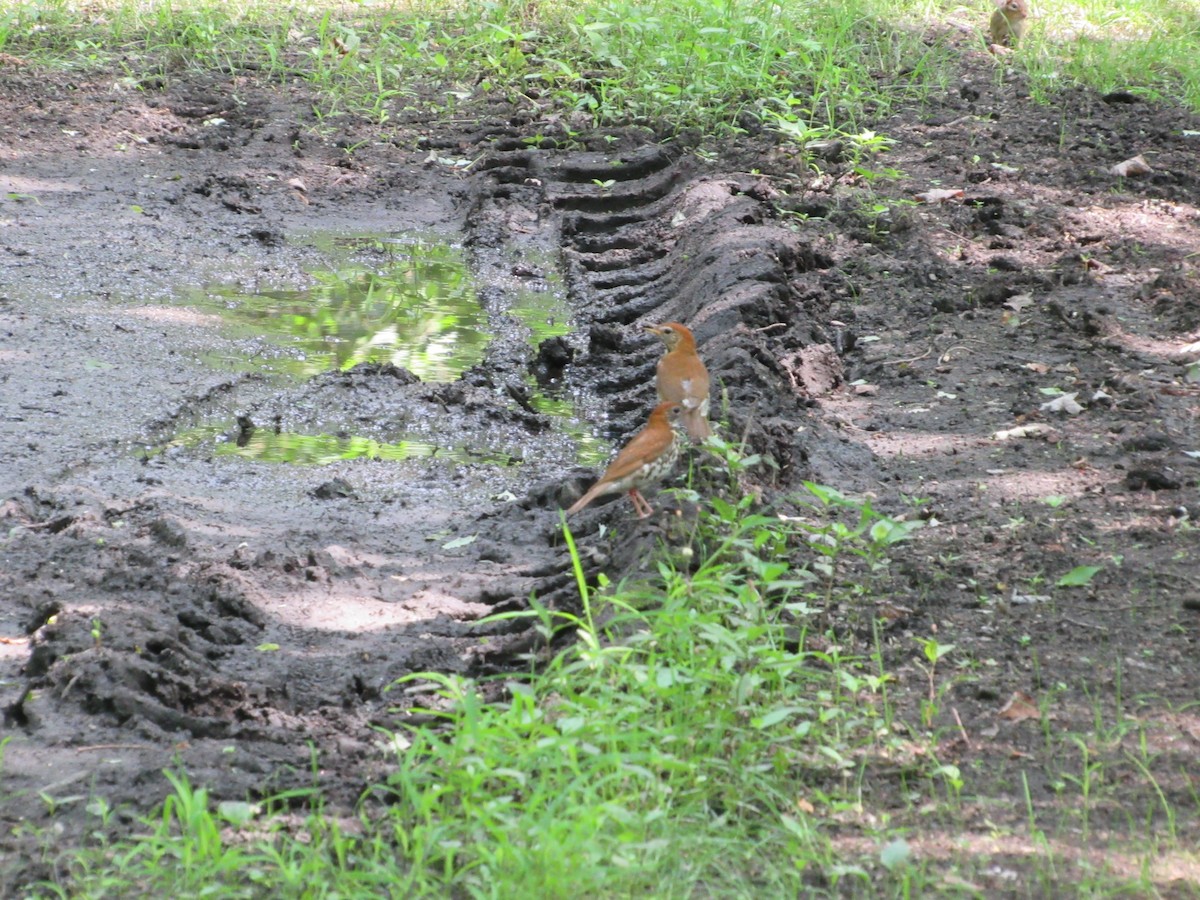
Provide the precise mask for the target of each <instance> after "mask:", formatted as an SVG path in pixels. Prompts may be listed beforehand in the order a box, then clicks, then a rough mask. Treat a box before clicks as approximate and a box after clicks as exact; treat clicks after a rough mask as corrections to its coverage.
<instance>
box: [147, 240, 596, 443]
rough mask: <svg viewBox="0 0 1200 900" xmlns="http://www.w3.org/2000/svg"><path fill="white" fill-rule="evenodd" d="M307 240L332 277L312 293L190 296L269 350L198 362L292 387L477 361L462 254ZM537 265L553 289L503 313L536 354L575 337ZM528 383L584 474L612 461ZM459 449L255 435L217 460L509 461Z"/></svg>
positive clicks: (483, 318) (470, 282)
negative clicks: (365, 366)
mask: <svg viewBox="0 0 1200 900" xmlns="http://www.w3.org/2000/svg"><path fill="white" fill-rule="evenodd" d="M309 240H311V242H312V246H314V247H315V248H316V249H317V250H319V251H321V252H322V253H323V254H325V255H326V256H327V257H328V258H329V259H330V261H331V266H330V268H329V269H328V270H324V271H316V272H313V273H312V278H313V279H314V281H315V282H316V284H315V285H314V286H313V287H310V288H305V289H301V290H285V289H272V288H264V289H262V290H259V291H257V292H254V293H246V292H243V291H241V290H238V289H236V288H219V287H218V288H210V289H209V291H208V292H207V294H206V295H205V296H204V297H202V298H200V299H199V300H196V299H195V298H193V302H197V303H199V304H201V305H204V306H207V307H209V308H213V307H214V306H215V308H216V310H217V311H218V312H219V313H220V314H221V315H222V316H223V317H224V318H225V319H227V320H228V321H230V322H231V323H234V325H235V326H238V327H240V328H241V329H245V330H246V331H247V332H248V333H249V334H251V335H253V336H255V337H259V336H266V337H267V338H268V346H266V347H262V349H260V351H259V352H258V353H256V354H255V355H254V357H253V358H252V359H247V358H246V357H244V356H242V357H235V358H228V357H223V356H219V355H217V354H211V355H207V356H205V360H206V361H207V362H209V363H211V364H212V365H214V366H218V367H222V368H230V367H233V368H237V369H243V370H244V369H247V368H249V369H252V370H254V371H260V372H276V373H280V374H283V375H288V376H292V377H299V378H307V377H311V376H313V375H317V374H320V373H321V372H325V371H329V370H345V369H349V368H352V367H354V366H356V365H358V364H360V363H372V362H373V363H393V364H395V365H397V366H401V367H403V368H405V369H408V370H409V371H411V372H413V373H414V374H415V375H417V376H418V377H419V378H421V379H422V380H423V381H431V382H450V381H454V380H456V379H458V378H459V377H461V376H462V374H463V373H464V372H465V371H466V370H467V369H468V368H470V367H471V366H474V365H477V364H479V363H481V362H483V361H484V357H485V354H486V352H487V348H488V345H489V343H490V342H491V340H492V338H493V334H492V331H491V326H490V324H489V322H488V315H487V312H486V311H485V310H484V309H483V308H482V307H481V305H480V303H479V299H478V296H477V293H476V287H475V283H474V279H473V277H472V274H471V271H470V269H469V267H468V265H467V261H466V258H465V256H464V254H463V253H462V251H460V250H459V249H457V248H455V247H452V246H450V245H448V244H445V243H438V242H437V241H436V240H435V239H434V240H424V241H416V242H414V241H412V240H411V238H409V239H406V240H401V239H397V238H396V237H392V236H388V235H370V234H368V235H344V234H339V235H333V234H325V235H317V236H314V237H312V238H310V239H309ZM536 262H537V263H538V265H539V266H540V267H541V268H543V269H545V270H546V271H547V272H548V273H549V274H548V276H547V282H548V285H545V286H544V289H542V290H536V289H532V288H530V289H525V290H519V291H516V292H514V293H513V294H510V295H509V296H510V297H511V305H510V306H509V307H508V308H507V309H506V310H505V312H507V314H508V315H509V316H511V317H512V318H513V319H514V320H516V321H517V322H518V323H520V325H521V326H522V327H523V328H524V329H526V330H528V332H529V344H530V346H531V347H532V348H536V347H537V346H538V345H539V344H541V343H542V342H543V341H545V340H549V339H551V338H555V337H562V336H566V335H568V334H570V333H571V330H572V327H571V307H570V304H569V303H568V302H567V301H566V299H565V297H564V295H563V292H562V290H561V283H560V281H559V280H558V276H557V274H556V273H555V271H554V266H553V262H552V261H550V260H545V261H543V260H536ZM214 300H216V301H218V302H217V303H216V304H214V303H213V301H214ZM297 351H299V352H297ZM528 383H529V386H530V388H531V405H532V406H533V407H534V409H536V410H537V411H538V412H541V413H543V414H544V415H547V416H550V417H551V418H552V419H553V420H554V422H555V430H556V431H557V432H559V433H560V434H562V435H565V436H566V437H568V438H570V439H571V441H573V442H574V443H575V444H576V446H577V447H578V453H577V459H578V461H579V462H580V463H581V464H583V465H588V466H599V465H603V464H604V463H605V462H607V461H608V458H609V456H610V455H611V448H610V446H609V444H608V442H607V441H605V440H603V439H601V438H599V437H597V436H596V434H595V433H594V431H593V429H592V427H591V426H590V425H589V424H588V423H587V422H585V421H583V420H581V419H580V417H579V414H578V412H577V410H576V408H575V404H574V403H573V402H572V400H571V398H570V397H568V396H566V395H564V394H562V393H553V390H554V389H553V388H551V391H550V392H548V391H547V390H545V389H544V388H543V386H540V385H538V384H537V383H536V382H535V380H534V379H533V377H532V376H530V377H529V378H528ZM226 431H228V425H227V423H226V424H225V425H218V426H214V425H211V424H209V425H205V426H203V427H202V428H199V429H191V430H188V431H185V432H181V433H180V434H178V435H176V436H175V437H174V438H173V439H172V440H171V441H170V442H169V443H167V444H166V445H164V446H161V447H158V448H155V450H153V451H151V452H152V453H158V452H162V451H164V450H167V449H170V448H171V447H175V446H186V447H196V446H198V445H200V444H201V443H204V442H206V441H211V440H214V439H215V438H217V436H218V435H220V434H222V433H224V432H226ZM461 439H462V435H455V436H453V438H451V439H450V440H448V441H447V442H446V444H445V445H439V444H437V443H432V442H429V441H427V440H416V441H400V442H398V443H381V442H379V441H375V440H372V439H369V438H366V437H351V438H338V437H335V436H333V435H328V434H324V435H303V434H296V433H289V434H272V433H269V432H262V431H260V432H256V433H255V434H254V435H253V437H252V438H251V439H250V441H249V442H248V443H247V444H246V445H245V446H242V447H237V446H235V445H233V444H222V443H218V444H217V445H216V452H217V453H218V454H221V455H237V456H241V457H245V458H250V459H259V460H263V461H267V462H286V463H294V464H317V465H321V464H327V463H330V462H333V461H335V460H339V459H360V458H365V459H387V460H401V459H409V458H412V457H437V458H439V459H443V458H444V459H450V460H453V461H457V462H485V463H490V464H493V465H502V466H503V465H511V464H513V463H514V462H516V460H515V459H514V458H513V457H512V456H510V455H509V454H506V453H504V452H496V451H476V450H468V449H466V448H464V447H463V446H462V443H461Z"/></svg>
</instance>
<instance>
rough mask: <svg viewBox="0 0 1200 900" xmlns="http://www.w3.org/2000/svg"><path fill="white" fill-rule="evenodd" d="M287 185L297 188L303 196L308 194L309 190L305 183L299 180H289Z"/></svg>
mask: <svg viewBox="0 0 1200 900" xmlns="http://www.w3.org/2000/svg"><path fill="white" fill-rule="evenodd" d="M287 184H288V187H290V188H295V189H296V190H298V191H299V192H300V193H302V194H307V193H308V188H307V187H305V185H304V182H303V181H301V180H300V179H299V178H289V179H288V180H287Z"/></svg>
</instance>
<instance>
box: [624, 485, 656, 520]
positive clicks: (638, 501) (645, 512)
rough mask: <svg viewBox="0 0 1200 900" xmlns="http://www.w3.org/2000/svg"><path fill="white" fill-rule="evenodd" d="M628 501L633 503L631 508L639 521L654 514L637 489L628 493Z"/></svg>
mask: <svg viewBox="0 0 1200 900" xmlns="http://www.w3.org/2000/svg"><path fill="white" fill-rule="evenodd" d="M629 499H630V500H632V501H633V508H634V510H636V511H637V514H638V518H639V519H644V518H646V517H647V516H651V515H653V514H654V508H653V507H652V506H651V505H650V504H649V503H647V502H646V498H645V497H643V496H642V492H641V491H639V490H638V489H637V488H634V489H633V490H631V491H630V492H629Z"/></svg>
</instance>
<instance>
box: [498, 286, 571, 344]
mask: <svg viewBox="0 0 1200 900" xmlns="http://www.w3.org/2000/svg"><path fill="white" fill-rule="evenodd" d="M508 314H509V315H510V316H512V317H513V318H514V319H516V320H517V321H518V322H520V323H521V324H522V325H524V326H525V327H526V328H528V329H529V331H530V334H531V338H530V343H531V344H532V345H533V346H534V347H537V346H538V344H540V343H541V342H542V341H546V340H549V339H550V338H556V337H563V336H565V335H568V334H570V333H571V331H572V328H571V324H570V321H571V306H570V304H569V303H567V301H566V300H565V299H563V297H562V295H561V294H560V292H559V291H557V290H548V291H533V290H525V291H520V292H518V293H517V295H516V297H514V298H513V304H512V306H511V307H510V308H509V310H508Z"/></svg>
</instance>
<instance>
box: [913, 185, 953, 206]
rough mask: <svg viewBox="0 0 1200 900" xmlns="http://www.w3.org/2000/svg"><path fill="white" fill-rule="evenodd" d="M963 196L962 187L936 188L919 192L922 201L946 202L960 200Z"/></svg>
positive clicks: (918, 195)
mask: <svg viewBox="0 0 1200 900" xmlns="http://www.w3.org/2000/svg"><path fill="white" fill-rule="evenodd" d="M962 196H963V191H962V189H961V188H934V189H933V190H929V191H923V192H921V193H920V194H917V200H919V201H920V202H921V203H944V202H945V201H947V200H958V199H961V198H962Z"/></svg>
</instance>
